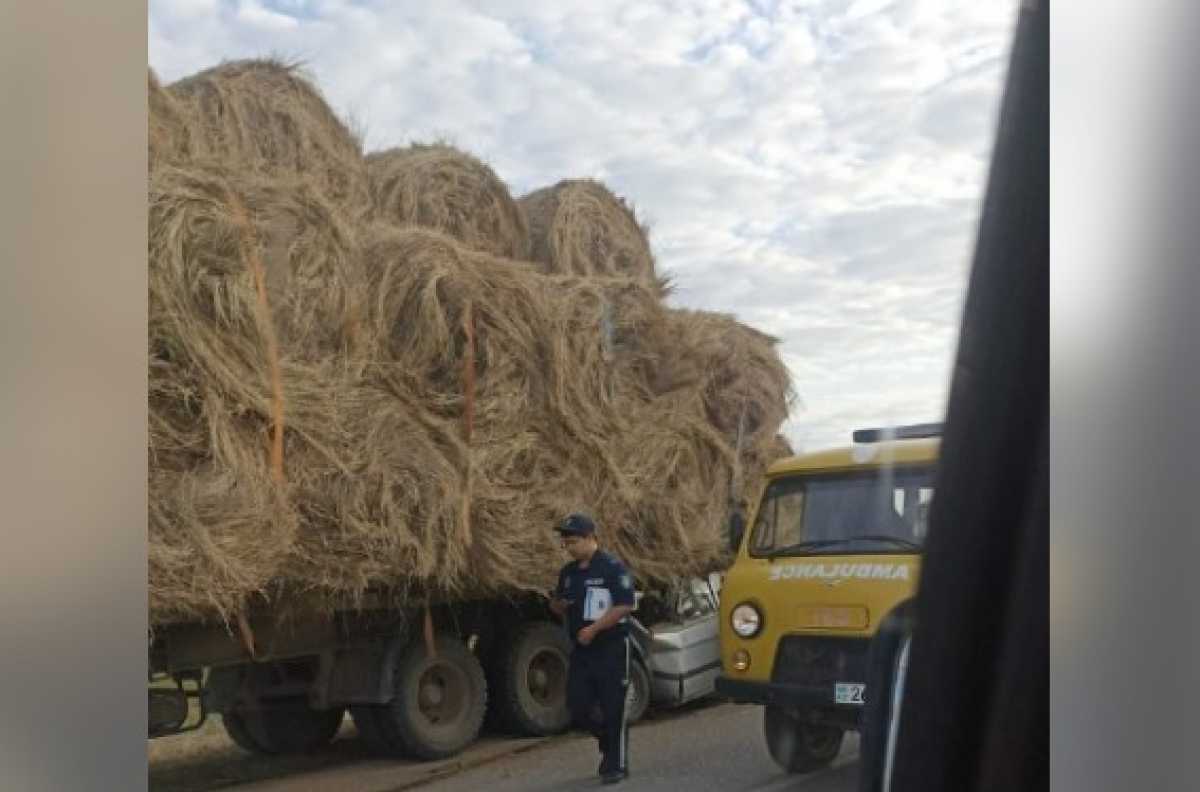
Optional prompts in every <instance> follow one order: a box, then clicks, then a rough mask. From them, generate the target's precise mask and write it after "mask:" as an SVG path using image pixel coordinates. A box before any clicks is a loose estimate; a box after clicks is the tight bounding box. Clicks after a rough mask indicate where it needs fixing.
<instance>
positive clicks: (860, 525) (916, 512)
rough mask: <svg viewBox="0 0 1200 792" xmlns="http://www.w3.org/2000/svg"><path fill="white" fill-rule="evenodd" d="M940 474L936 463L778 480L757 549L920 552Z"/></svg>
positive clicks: (760, 521)
mask: <svg viewBox="0 0 1200 792" xmlns="http://www.w3.org/2000/svg"><path fill="white" fill-rule="evenodd" d="M933 481H934V469H933V467H932V466H926V467H920V468H911V467H909V468H885V469H882V470H872V471H870V472H866V473H852V474H847V473H840V474H834V475H822V476H795V477H790V478H782V479H776V480H775V481H773V482H771V484H770V485H769V486H768V487H767V489H766V491H765V492H764V493H763V498H762V503H761V505H760V506H759V509H758V514H757V516H756V518H755V522H754V533H753V534H752V536H751V539H750V553H751V555H754V556H769V555H830V554H848V553H855V554H858V553H905V552H917V551H919V550H920V548H921V545H922V544H923V543H924V541H925V532H926V527H927V525H928V512H929V504H930V502H931V501H932V500H933Z"/></svg>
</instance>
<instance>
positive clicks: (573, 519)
mask: <svg viewBox="0 0 1200 792" xmlns="http://www.w3.org/2000/svg"><path fill="white" fill-rule="evenodd" d="M554 530H556V531H558V532H559V533H560V534H562V535H563V536H591V535H592V534H594V533H596V524H595V523H594V522H592V518H591V517H588V516H587V515H586V514H580V513H578V512H576V513H575V514H568V515H567V516H566V517H564V518H563V521H562V522H560V523H559V524H558V525H557V526H555V528H554Z"/></svg>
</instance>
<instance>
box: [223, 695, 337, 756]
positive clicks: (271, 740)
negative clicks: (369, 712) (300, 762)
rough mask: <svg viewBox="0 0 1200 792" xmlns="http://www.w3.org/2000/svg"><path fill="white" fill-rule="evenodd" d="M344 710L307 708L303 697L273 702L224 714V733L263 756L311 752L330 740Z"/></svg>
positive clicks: (241, 745)
mask: <svg viewBox="0 0 1200 792" xmlns="http://www.w3.org/2000/svg"><path fill="white" fill-rule="evenodd" d="M345 715H346V711H345V710H344V709H342V708H341V707H337V708H335V709H330V710H314V709H311V708H309V706H308V702H307V701H306V700H305V699H303V698H287V699H275V700H268V701H263V702H260V704H259V706H257V707H253V708H250V707H246V708H239V709H236V710H234V711H232V712H227V713H226V714H225V715H224V716H223V717H222V721H223V723H224V725H225V732H226V733H227V734H228V735H229V736H230V738H231V739H232V740H233V741H234V742H235V743H237V744H238V745H239V746H240V747H241V748H243V749H245V750H248V751H251V752H253V753H262V754H305V753H312V752H313V751H315V750H317V749H318V748H322V747H324V746H326V745H328V744H329V743H331V742H332V741H333V738H334V737H336V736H337V733H338V730H339V729H341V726H342V720H343V719H344V718H345Z"/></svg>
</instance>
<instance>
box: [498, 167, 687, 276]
mask: <svg viewBox="0 0 1200 792" xmlns="http://www.w3.org/2000/svg"><path fill="white" fill-rule="evenodd" d="M518 203H519V204H520V205H521V208H522V209H524V211H525V216H526V217H527V218H528V221H529V233H530V241H531V243H532V256H533V260H534V261H536V262H537V263H538V264H540V265H541V266H542V268H543V270H544V271H545V272H549V273H558V274H565V275H599V276H618V277H626V278H632V279H635V280H639V281H642V282H643V283H647V284H653V285H654V286H655V287H656V288H658V289H659V290H660V292H663V293H665V292H666V290H667V282H666V280H665V279H663V278H660V277H659V275H658V274H657V273H656V272H655V268H654V256H653V254H652V253H651V252H650V242H649V240H648V239H647V235H646V230H645V229H644V228H643V227H642V226H641V224H640V223H639V222H638V219H637V216H636V215H635V214H634V212H633V210H632V209H631V208H630V207H629V206H628V205H627V204H626V203H625V201H624V200H622V199H621V198H618V197H617V196H615V195H613V193H612V192H610V191H609V189H608V188H607V187H605V186H604V185H603V184H601V183H599V182H597V181H592V180H590V179H568V180H565V181H561V182H559V183H558V184H556V185H554V186H552V187H546V188H543V189H541V190H537V191H535V192H532V193H530V194H529V195H526V196H525V197H524V198H521V199H520V200H519V201H518Z"/></svg>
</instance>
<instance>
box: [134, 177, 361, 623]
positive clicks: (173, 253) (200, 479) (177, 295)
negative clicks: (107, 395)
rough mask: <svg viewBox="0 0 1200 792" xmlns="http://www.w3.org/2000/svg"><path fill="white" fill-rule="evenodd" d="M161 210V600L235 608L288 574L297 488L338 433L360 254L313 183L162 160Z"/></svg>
mask: <svg viewBox="0 0 1200 792" xmlns="http://www.w3.org/2000/svg"><path fill="white" fill-rule="evenodd" d="M149 210H150V218H149V219H150V236H149V260H148V263H149V269H148V285H149V303H148V308H149V328H148V329H149V347H150V349H149V352H150V361H149V362H150V372H149V385H150V392H149V407H150V449H149V451H150V457H149V466H150V473H151V489H152V502H153V503H154V504H155V505H154V508H155V509H157V511H156V512H153V513H152V519H151V523H150V535H149V545H150V552H151V558H152V563H151V567H150V574H151V581H150V584H151V585H150V590H151V610H152V613H154V614H158V615H157V616H155V618H159V619H165V618H168V615H169V614H172V613H175V614H185V615H187V614H190V615H191V616H197V615H198V614H202V613H207V614H208V616H209V617H215V616H220V617H222V618H223V617H225V616H226V615H227V611H228V609H229V608H231V607H233V605H232V604H231V603H234V602H237V601H239V597H240V598H244V597H247V596H250V595H252V594H254V593H256V592H262V591H264V590H265V589H266V588H267V587H268V585H269V584H271V583H272V581H274V580H275V578H276V576H278V574H279V572H280V570H281V569H282V568H283V566H284V564H285V562H286V560H287V559H288V558H289V557H290V555H291V553H292V552H293V550H294V538H295V530H296V521H297V519H298V517H297V512H296V510H295V508H294V507H293V505H292V504H291V498H292V494H291V490H292V489H293V488H299V489H303V488H306V487H309V486H310V485H309V479H310V477H311V476H313V475H315V474H316V473H317V472H319V471H320V470H322V469H323V468H322V467H320V466H319V465H317V464H315V463H314V462H313V461H311V460H312V458H313V456H312V455H313V454H314V453H315V452H314V451H313V449H327V448H334V447H336V445H337V442H338V435H337V415H338V407H339V402H338V399H339V398H340V394H341V390H342V389H341V388H340V378H341V377H343V376H344V372H345V371H346V370H347V369H348V368H350V363H352V362H353V361H355V359H356V357H357V356H358V354H359V353H358V350H359V349H360V342H361V341H362V338H361V336H362V327H361V326H360V324H361V322H360V318H359V316H358V315H357V311H358V310H359V309H360V307H361V296H360V295H361V288H362V282H361V278H360V277H359V276H358V274H357V273H358V272H359V270H358V269H357V267H358V265H359V263H360V262H359V258H358V254H357V249H356V242H355V237H354V235H353V232H352V230H351V229H350V228H349V227H348V226H346V224H345V223H344V222H343V221H342V220H340V219H339V217H338V214H337V212H336V211H335V210H334V209H332V208H331V206H330V205H329V204H328V203H327V202H326V201H325V199H324V198H323V197H322V196H321V195H320V194H319V193H318V192H317V191H316V190H315V188H314V187H313V186H312V185H311V184H310V183H308V182H306V181H296V182H292V183H288V182H286V181H281V182H261V181H259V180H257V179H256V177H255V176H254V175H253V174H249V175H247V174H242V173H238V172H236V171H234V170H233V169H230V168H221V167H217V166H209V167H203V168H201V167H193V168H189V169H183V168H178V167H173V166H167V165H163V166H160V167H158V168H156V169H154V170H153V171H152V172H151V176H150V207H149ZM279 427H281V428H282V430H283V431H282V433H278V428H279ZM277 436H278V437H279V438H280V440H282V443H280V444H278V445H277V444H276V443H275V438H276V437H277ZM322 464H323V465H325V466H326V467H328V466H336V459H333V460H328V459H326V460H324V461H323V462H322Z"/></svg>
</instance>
